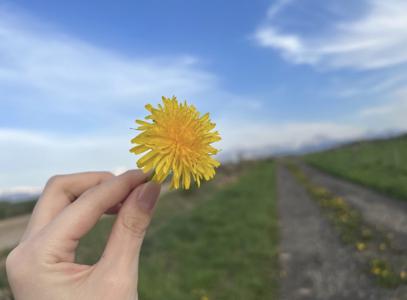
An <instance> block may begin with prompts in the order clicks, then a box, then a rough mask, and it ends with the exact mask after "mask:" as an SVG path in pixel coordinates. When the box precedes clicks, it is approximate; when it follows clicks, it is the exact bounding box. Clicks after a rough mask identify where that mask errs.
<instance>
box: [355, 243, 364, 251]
mask: <svg viewBox="0 0 407 300" xmlns="http://www.w3.org/2000/svg"><path fill="white" fill-rule="evenodd" d="M356 249H358V251H363V250H365V249H366V244H365V243H362V242H358V243H356Z"/></svg>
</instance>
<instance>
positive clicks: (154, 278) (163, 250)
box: [0, 162, 279, 300]
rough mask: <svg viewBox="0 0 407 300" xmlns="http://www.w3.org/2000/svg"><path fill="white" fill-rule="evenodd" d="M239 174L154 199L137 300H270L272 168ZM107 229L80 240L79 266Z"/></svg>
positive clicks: (274, 271) (104, 223)
mask: <svg viewBox="0 0 407 300" xmlns="http://www.w3.org/2000/svg"><path fill="white" fill-rule="evenodd" d="M243 173H244V174H243V175H242V176H239V178H237V180H236V181H235V182H232V183H230V182H229V183H227V181H228V180H227V179H226V180H223V179H222V174H221V176H219V179H220V180H217V181H218V183H217V182H216V181H215V182H213V183H210V184H206V185H204V187H202V188H201V189H199V190H197V189H195V190H192V191H187V192H185V191H184V192H172V193H168V194H167V195H165V196H163V197H162V199H161V200H160V203H159V206H158V209H157V211H156V214H155V216H154V220H153V222H152V224H151V227H150V229H149V232H148V234H147V237H146V240H145V242H144V245H143V249H142V257H141V271H140V283H139V285H140V288H139V290H140V298H141V299H144V300H149V299H154V300H155V299H174V300H175V299H176V300H183V299H188V300H190V299H224V300H227V299H236V300H237V299H277V292H278V276H279V270H278V260H277V245H278V240H277V219H276V215H277V213H276V196H275V185H274V182H275V180H274V164H273V163H272V162H263V163H261V164H260V163H258V164H256V165H255V166H251V167H250V168H249V169H248V170H246V171H245V172H243ZM225 178H227V177H225ZM225 178H224V179H225ZM220 181H223V183H222V184H220V183H219V182H220ZM112 222H113V219H112V218H105V219H103V220H101V222H99V224H98V226H96V227H95V228H94V230H92V231H91V232H90V233H89V234H88V235H87V236H86V237H85V238H84V239H83V240H82V241H81V244H80V248H79V251H78V261H79V262H83V263H93V262H95V261H96V260H97V259H98V257H99V255H100V253H101V251H102V249H103V247H104V243H105V241H106V238H107V235H108V232H109V230H110V227H111V224H112ZM0 282H1V281H0Z"/></svg>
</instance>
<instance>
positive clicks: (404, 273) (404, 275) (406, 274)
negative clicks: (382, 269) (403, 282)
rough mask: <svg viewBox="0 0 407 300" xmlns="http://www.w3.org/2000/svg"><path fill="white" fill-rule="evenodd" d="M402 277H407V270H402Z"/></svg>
mask: <svg viewBox="0 0 407 300" xmlns="http://www.w3.org/2000/svg"><path fill="white" fill-rule="evenodd" d="M400 278H401V279H406V278H407V272H406V271H401V272H400Z"/></svg>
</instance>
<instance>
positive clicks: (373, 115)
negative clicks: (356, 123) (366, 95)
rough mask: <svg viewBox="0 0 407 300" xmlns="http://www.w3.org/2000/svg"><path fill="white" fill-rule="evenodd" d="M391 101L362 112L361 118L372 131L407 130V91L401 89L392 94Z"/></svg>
mask: <svg viewBox="0 0 407 300" xmlns="http://www.w3.org/2000/svg"><path fill="white" fill-rule="evenodd" d="M391 97H392V98H391V99H393V100H391V101H386V102H385V103H382V104H378V105H376V106H371V107H368V108H366V109H363V110H362V111H361V112H360V117H361V119H362V120H363V121H365V123H367V125H369V126H370V128H372V129H377V128H383V127H387V128H388V129H394V130H400V131H403V130H404V131H405V130H407V118H406V116H407V89H406V88H404V89H400V90H397V91H395V92H393V93H392V94H391Z"/></svg>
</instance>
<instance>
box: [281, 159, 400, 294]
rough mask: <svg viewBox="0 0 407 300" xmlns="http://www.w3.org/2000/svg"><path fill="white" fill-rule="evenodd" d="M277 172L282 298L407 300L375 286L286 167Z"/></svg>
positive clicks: (349, 249) (398, 290)
mask: <svg viewBox="0 0 407 300" xmlns="http://www.w3.org/2000/svg"><path fill="white" fill-rule="evenodd" d="M277 172H278V173H277V184H278V199H279V202H278V205H279V214H280V236H281V239H280V253H281V255H280V263H281V268H282V279H281V297H280V299H281V300H297V299H309V300H311V299H312V300H342V299H343V300H345V299H346V300H349V299H352V300H358V299H364V300H376V299H377V300H396V299H403V300H404V299H407V298H405V297H406V296H405V295H406V294H405V292H406V290H405V289H404V287H403V288H402V289H403V290H401V289H400V288H399V289H397V290H389V289H384V288H380V287H378V286H376V285H374V283H373V281H372V280H371V279H370V278H368V277H367V275H366V274H365V273H364V272H363V267H362V266H361V265H360V263H359V262H358V260H357V258H356V257H354V254H353V250H352V249H351V248H349V247H347V246H344V245H343V244H342V243H341V241H340V240H339V237H338V235H337V233H336V232H335V231H334V229H333V228H332V227H331V226H330V224H329V223H328V222H327V220H326V218H325V217H323V216H321V214H320V211H319V207H318V206H317V204H316V203H315V202H313V200H311V199H310V198H309V197H308V194H307V193H306V191H305V190H304V188H303V187H302V186H301V185H300V184H299V183H298V182H297V181H296V180H295V179H294V178H293V176H292V175H291V174H290V173H289V171H288V170H287V169H286V168H285V167H283V166H281V165H280V166H278V171H277ZM403 294H404V296H402V295H403ZM403 297H404V298H403Z"/></svg>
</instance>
